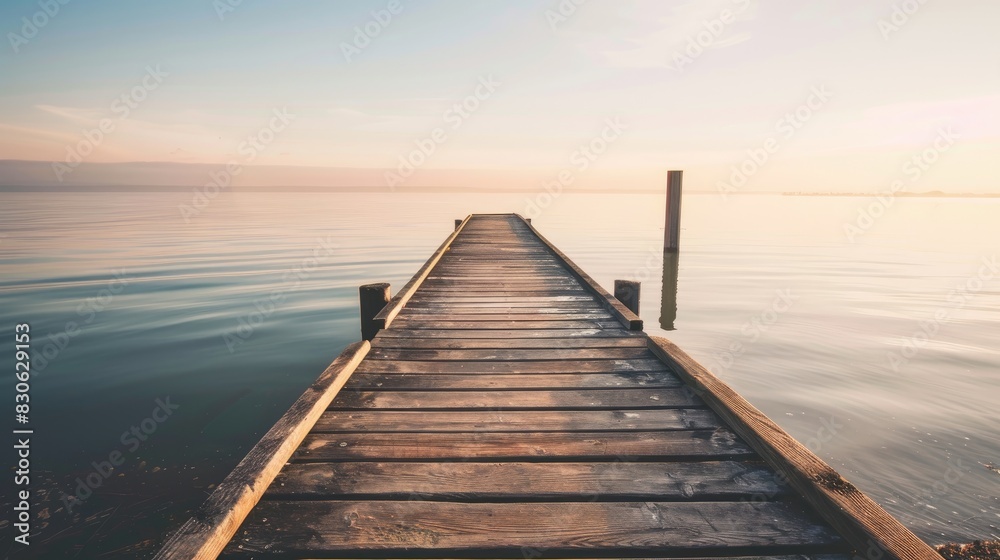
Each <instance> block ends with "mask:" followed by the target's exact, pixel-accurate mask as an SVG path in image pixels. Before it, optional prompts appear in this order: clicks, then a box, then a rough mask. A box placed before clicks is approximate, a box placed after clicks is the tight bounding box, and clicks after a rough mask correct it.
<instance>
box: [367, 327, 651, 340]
mask: <svg viewBox="0 0 1000 560" xmlns="http://www.w3.org/2000/svg"><path fill="white" fill-rule="evenodd" d="M645 336H646V335H645V334H644V333H641V332H639V333H637V332H632V331H626V330H624V329H621V328H617V329H559V330H551V329H516V330H495V329H490V330H479V329H469V330H463V331H461V332H456V331H455V330H453V329H445V330H435V329H403V328H398V327H394V328H390V329H386V330H384V331H381V332H379V339H381V340H384V339H387V338H421V339H427V338H442V339H462V340H467V339H472V338H479V339H512V338H518V339H546V338H569V337H573V338H587V339H597V338H613V339H619V338H623V337H633V338H638V339H641V340H645Z"/></svg>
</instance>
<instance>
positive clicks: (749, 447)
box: [158, 215, 940, 560]
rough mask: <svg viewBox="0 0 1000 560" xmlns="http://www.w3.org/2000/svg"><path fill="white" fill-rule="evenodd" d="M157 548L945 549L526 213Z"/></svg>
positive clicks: (254, 553) (452, 252)
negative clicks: (752, 400)
mask: <svg viewBox="0 0 1000 560" xmlns="http://www.w3.org/2000/svg"><path fill="white" fill-rule="evenodd" d="M376 322H378V323H379V326H380V327H381V330H380V331H379V333H378V335H377V336H376V337H375V338H374V340H372V341H371V343H368V342H361V343H357V344H354V345H351V346H350V347H348V349H347V350H345V351H344V353H343V354H342V355H341V356H340V357H339V358H337V360H336V361H335V362H334V363H333V364H332V365H331V366H330V368H328V369H327V371H326V372H324V373H323V375H322V376H321V377H320V378H319V379H318V380H317V381H316V383H315V384H314V385H313V386H312V387H310V389H309V390H308V391H307V392H306V393H305V394H304V395H303V396H302V397H301V398H300V399H299V401H297V402H296V403H295V405H294V406H293V407H292V409H291V410H290V411H289V412H288V413H287V414H286V415H285V416H284V417H283V418H282V419H281V421H279V423H278V424H277V425H276V426H275V427H274V428H273V429H272V430H271V431H270V432H269V433H268V434H267V435H266V436H265V437H264V439H263V440H262V441H261V442H260V443H259V444H258V445H257V446H256V447H255V448H254V449H253V450H252V451H251V453H250V455H248V457H247V458H246V459H245V460H244V461H243V462H242V463H241V464H240V465H239V466H238V467H237V469H236V470H235V471H234V472H233V474H232V475H230V476H229V477H228V478H227V479H226V480H225V481H224V482H223V483H222V484H221V485H220V486H219V488H218V489H217V490H216V492H215V493H214V494H213V495H212V497H211V498H210V499H209V501H208V502H207V503H206V504H205V506H204V507H203V508H202V509H201V510H200V511H199V512H198V514H197V515H196V516H195V517H194V518H193V519H192V520H190V521H189V522H188V523H187V524H185V525H184V527H182V528H181V529H180V530H179V531H178V533H177V534H175V535H174V536H173V537H172V538H171V539H170V540H169V541H168V543H167V544H166V546H165V547H164V549H163V550H162V551H161V552H160V554H159V555H158V558H171V559H173V558H215V557H216V556H218V555H219V554H220V552H221V557H224V558H328V557H341V558H349V557H353V558H360V557H365V558H376V557H382V558H392V557H424V558H431V557H434V558H472V557H475V558H542V557H564V558H565V557H575V558H580V557H594V558H622V557H635V556H645V557H656V558H682V557H683V558H749V557H766V558H783V559H788V560H790V559H792V558H799V559H801V558H809V559H822V560H847V559H851V558H855V557H858V558H865V559H868V558H872V559H889V558H899V559H907V560H910V559H932V558H937V559H938V560H939V559H940V556H938V555H937V554H936V553H934V552H933V550H932V549H931V548H929V547H927V546H926V545H925V544H924V543H923V542H921V541H920V540H919V539H917V538H916V537H915V536H914V535H913V534H912V533H910V532H909V531H907V530H906V529H905V528H903V527H902V525H900V524H899V523H898V522H897V521H896V520H895V519H893V518H892V517H891V516H889V515H888V514H887V513H886V512H885V511H883V510H882V509H881V508H880V507H879V506H877V505H876V504H875V503H874V502H872V501H871V500H870V499H869V498H868V497H867V496H865V495H864V494H863V493H861V492H860V491H858V490H857V489H856V488H854V487H853V486H852V485H850V483H848V482H847V481H845V480H844V479H842V478H841V477H840V476H839V475H838V474H837V473H836V472H835V471H833V469H831V468H830V467H829V466H827V465H826V464H825V463H823V462H822V461H821V460H820V459H818V458H817V457H816V456H815V455H813V454H812V453H810V452H809V451H808V450H807V449H805V447H803V446H802V445H801V444H799V443H797V442H795V440H793V439H792V438H791V437H790V436H788V434H786V433H785V432H783V431H782V430H781V429H780V428H778V427H777V426H776V425H774V424H773V423H772V422H771V421H770V420H768V419H767V418H766V417H765V416H764V415H763V414H761V413H760V412H759V411H757V410H756V409H754V408H753V407H752V406H751V405H750V404H749V403H747V402H746V401H745V400H743V399H742V397H740V396H739V395H737V394H736V393H735V392H733V391H732V389H730V388H729V387H727V386H726V385H724V384H723V383H722V382H720V381H719V380H718V379H716V378H715V377H714V376H712V374H711V373H709V372H708V371H707V370H705V369H704V368H703V367H701V366H700V365H698V364H697V363H696V362H694V360H692V359H691V358H689V357H688V356H687V355H686V354H684V353H683V352H682V351H681V350H679V349H678V348H676V347H675V346H673V345H672V344H671V343H670V342H669V341H666V340H664V339H659V338H654V337H649V336H647V335H646V334H645V333H643V332H642V322H641V320H640V319H639V318H638V317H637V316H635V314H633V313H632V312H631V311H630V310H629V309H628V308H626V307H625V306H624V305H622V303H621V302H619V301H617V300H615V299H614V298H613V297H612V296H611V295H610V294H608V293H607V292H606V291H605V290H604V289H603V288H601V287H600V286H598V285H597V284H596V283H595V282H593V280H591V279H590V278H589V277H588V276H587V275H586V274H585V273H584V272H583V271H582V270H580V269H579V268H578V267H576V265H574V264H573V263H572V262H571V261H569V259H568V258H566V257H565V255H563V254H562V253H561V252H560V251H559V250H558V249H557V248H555V247H554V246H552V245H551V244H550V243H549V242H548V241H546V240H545V239H544V238H543V237H541V236H540V235H539V234H538V233H537V232H536V231H535V230H534V229H533V228H532V227H531V225H530V224H529V223H527V222H526V221H525V220H523V219H521V218H520V217H519V216H516V215H473V216H470V217H469V218H467V219H466V220H464V221H463V222H462V223H461V225H460V226H459V227H458V228H457V229H456V231H455V233H454V234H452V235H451V236H450V237H449V238H448V239H447V240H446V241H445V243H444V244H443V245H442V246H441V248H439V249H438V251H437V252H435V253H434V255H432V257H431V259H430V260H429V261H428V262H427V264H426V265H425V266H424V267H423V268H422V269H421V270H420V271H419V272H418V273H417V274H416V276H414V278H413V280H411V281H410V283H409V284H407V286H405V287H404V288H403V290H401V291H400V293H399V294H398V295H397V296H396V298H395V299H393V300H392V301H391V302H390V303H389V305H387V306H386V307H385V309H383V310H382V312H381V313H380V314H379V316H378V317H377V318H376Z"/></svg>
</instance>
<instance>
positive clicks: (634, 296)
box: [615, 280, 641, 315]
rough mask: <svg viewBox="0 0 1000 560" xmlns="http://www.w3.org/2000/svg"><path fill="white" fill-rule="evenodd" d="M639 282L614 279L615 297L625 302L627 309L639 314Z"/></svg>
mask: <svg viewBox="0 0 1000 560" xmlns="http://www.w3.org/2000/svg"><path fill="white" fill-rule="evenodd" d="M640 286H641V284H640V283H639V282H632V281H631V280H615V298H616V299H617V300H618V301H620V302H622V303H623V304H625V307H628V309H629V311H631V312H632V313H635V314H636V315H638V314H639V287H640Z"/></svg>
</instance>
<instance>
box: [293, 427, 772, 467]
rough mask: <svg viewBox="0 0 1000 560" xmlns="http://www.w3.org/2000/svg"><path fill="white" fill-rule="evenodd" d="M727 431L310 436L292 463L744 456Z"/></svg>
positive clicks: (744, 450)
mask: <svg viewBox="0 0 1000 560" xmlns="http://www.w3.org/2000/svg"><path fill="white" fill-rule="evenodd" d="M754 456H755V455H754V453H753V452H752V451H751V450H750V448H749V447H747V446H746V445H745V444H743V443H741V442H740V441H739V439H738V438H737V437H736V436H735V435H734V434H733V433H732V432H730V431H729V430H726V429H717V430H685V431H665V432H569V433H549V432H541V433H535V432H532V433H516V434H504V433H461V434H410V433H402V434H392V433H372V434H310V435H309V436H307V437H306V439H305V440H304V441H303V442H302V445H301V446H300V447H299V449H298V450H296V452H295V455H293V456H292V460H293V461H296V462H306V461H310V462H328V461H439V460H460V461H483V460H486V461H533V462H538V461H550V462H551V461H556V462H571V461H639V460H644V461H650V460H664V461H684V460H692V459H694V460H722V459H746V458H750V457H754Z"/></svg>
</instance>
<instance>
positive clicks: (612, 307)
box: [515, 214, 642, 331]
mask: <svg viewBox="0 0 1000 560" xmlns="http://www.w3.org/2000/svg"><path fill="white" fill-rule="evenodd" d="M515 216H517V217H518V218H520V219H521V220H522V221H524V225H525V226H527V228H528V229H530V230H531V232H532V233H534V234H535V237H537V238H538V240H539V241H541V242H542V244H543V245H545V246H546V247H548V249H549V251H550V252H551V253H552V254H553V255H554V256H555V257H556V258H558V259H560V260H561V261H562V262H563V264H565V265H566V268H568V269H569V271H570V273H571V274H573V276H575V277H576V278H577V280H579V281H580V283H581V284H583V286H584V287H585V288H587V289H588V290H589V291H590V292H592V293H594V294H596V295H597V296H598V298H599V299H600V301H601V303H602V304H603V305H604V307H605V309H607V310H608V311H609V312H610V313H611V314H612V315H613V316H614V317H615V318H616V319H617V320H618V322H619V323H621V324H622V325H623V326H624V327H625V328H626V329H629V330H631V331H641V330H642V319H640V318H639V316H638V315H636V314H635V313H633V312H632V311H631V310H630V309H629V308H628V307H625V305H624V304H623V303H622V302H620V301H618V300H617V299H615V298H614V296H612V295H611V294H610V293H608V291H607V290H605V289H604V288H602V287H601V285H600V284H598V283H597V282H596V281H594V279H593V278H591V277H590V275H589V274H587V273H586V272H584V271H583V269H582V268H580V267H579V266H577V265H576V263H574V262H573V261H572V260H570V258H569V257H567V256H566V254H565V253H563V252H562V251H560V250H559V248H558V247H556V246H555V245H553V244H552V243H551V242H549V240H548V239H545V236H543V235H542V234H541V233H538V230H536V229H535V228H534V226H532V225H531V224H530V223H528V222H527V221H525V220H524V217H523V216H521V215H520V214H515Z"/></svg>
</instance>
